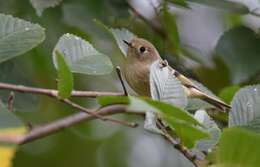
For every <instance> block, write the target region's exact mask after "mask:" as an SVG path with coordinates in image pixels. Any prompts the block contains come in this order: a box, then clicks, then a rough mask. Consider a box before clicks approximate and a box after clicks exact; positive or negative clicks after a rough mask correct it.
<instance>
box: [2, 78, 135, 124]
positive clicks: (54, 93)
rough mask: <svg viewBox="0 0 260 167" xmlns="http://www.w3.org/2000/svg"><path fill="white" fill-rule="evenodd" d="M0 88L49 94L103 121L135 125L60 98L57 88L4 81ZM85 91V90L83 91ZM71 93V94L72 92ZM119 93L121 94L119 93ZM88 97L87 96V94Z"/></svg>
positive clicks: (101, 93) (99, 93)
mask: <svg viewBox="0 0 260 167" xmlns="http://www.w3.org/2000/svg"><path fill="white" fill-rule="evenodd" d="M0 89H7V90H12V91H17V92H21V93H35V94H41V95H47V96H50V97H52V98H55V99H57V100H59V101H61V102H63V103H65V104H67V105H70V106H72V107H74V108H77V109H79V110H81V111H83V112H86V113H88V114H90V115H92V116H95V117H97V118H98V119H101V120H104V121H111V122H114V123H118V124H124V125H127V126H130V127H133V126H135V125H134V124H133V123H127V122H124V121H120V120H115V119H110V118H103V117H102V116H100V115H98V113H95V112H93V111H89V110H88V109H86V108H84V107H82V106H80V105H78V104H76V103H74V102H72V101H70V100H69V99H60V98H59V96H58V91H57V90H52V89H43V88H34V87H27V86H21V85H19V86H18V85H13V84H6V83H0ZM78 92H79V91H76V93H75V91H74V95H75V94H76V95H78ZM82 93H83V92H82V91H81V92H80V94H81V95H82ZM85 93H86V92H85ZM97 94H98V95H102V96H103V95H108V93H104V92H95V93H94V94H89V95H90V96H91V97H92V96H93V95H97ZM72 95H73V92H72ZM110 95H112V96H113V95H115V94H114V93H113V94H110ZM120 95H121V94H120ZM88 97H89V96H88Z"/></svg>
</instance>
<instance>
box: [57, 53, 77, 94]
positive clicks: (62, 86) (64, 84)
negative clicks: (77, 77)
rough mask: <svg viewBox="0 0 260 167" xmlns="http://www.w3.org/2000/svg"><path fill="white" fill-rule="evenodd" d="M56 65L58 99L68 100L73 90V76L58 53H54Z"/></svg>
mask: <svg viewBox="0 0 260 167" xmlns="http://www.w3.org/2000/svg"><path fill="white" fill-rule="evenodd" d="M55 54H56V60H57V63H58V90H59V97H60V98H62V99H66V98H69V97H70V95H71V92H72V90H73V75H72V73H71V72H70V69H69V66H68V65H67V64H66V61H65V59H64V57H63V55H62V54H61V53H60V52H59V51H57V50H56V51H55Z"/></svg>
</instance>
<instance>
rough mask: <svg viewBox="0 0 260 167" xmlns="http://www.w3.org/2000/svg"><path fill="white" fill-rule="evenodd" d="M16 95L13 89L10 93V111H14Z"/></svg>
mask: <svg viewBox="0 0 260 167" xmlns="http://www.w3.org/2000/svg"><path fill="white" fill-rule="evenodd" d="M14 96H15V94H14V92H13V91H11V93H10V95H9V97H8V110H9V111H10V112H13V111H14Z"/></svg>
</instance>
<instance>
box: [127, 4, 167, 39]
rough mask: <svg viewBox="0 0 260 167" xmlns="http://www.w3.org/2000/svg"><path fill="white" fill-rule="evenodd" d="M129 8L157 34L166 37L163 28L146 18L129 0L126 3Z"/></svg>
mask: <svg viewBox="0 0 260 167" xmlns="http://www.w3.org/2000/svg"><path fill="white" fill-rule="evenodd" d="M126 2H127V4H128V6H129V8H130V9H131V10H132V11H133V13H134V14H135V15H136V16H138V17H139V18H140V19H142V20H143V21H144V22H145V23H146V24H148V25H149V26H150V27H151V28H152V29H153V30H154V31H155V32H157V33H158V34H160V35H161V36H162V37H166V34H165V32H164V31H163V30H162V29H161V27H160V26H159V25H157V24H155V23H154V22H152V21H151V20H150V19H148V18H146V17H145V16H144V15H142V14H141V13H140V12H139V11H138V10H137V9H136V8H135V7H134V6H133V5H132V3H131V2H130V1H129V0H127V1H126Z"/></svg>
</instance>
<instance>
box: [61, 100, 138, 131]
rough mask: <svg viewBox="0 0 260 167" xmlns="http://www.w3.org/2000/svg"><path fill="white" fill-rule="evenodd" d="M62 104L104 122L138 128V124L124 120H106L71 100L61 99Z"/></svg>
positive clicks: (94, 111)
mask: <svg viewBox="0 0 260 167" xmlns="http://www.w3.org/2000/svg"><path fill="white" fill-rule="evenodd" d="M61 102H63V103H65V104H68V105H70V106H72V107H74V108H76V109H79V110H80V111H82V112H85V113H87V114H90V115H92V116H95V117H96V118H98V119H101V120H102V121H110V122H114V123H117V124H121V125H125V126H128V127H131V128H135V127H136V126H137V124H136V123H132V122H130V123H129V122H126V121H122V120H117V119H113V118H105V117H103V116H102V115H99V114H98V113H97V112H96V110H89V109H87V108H85V107H82V106H81V105H79V104H77V103H74V102H72V101H71V100H69V99H61Z"/></svg>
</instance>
